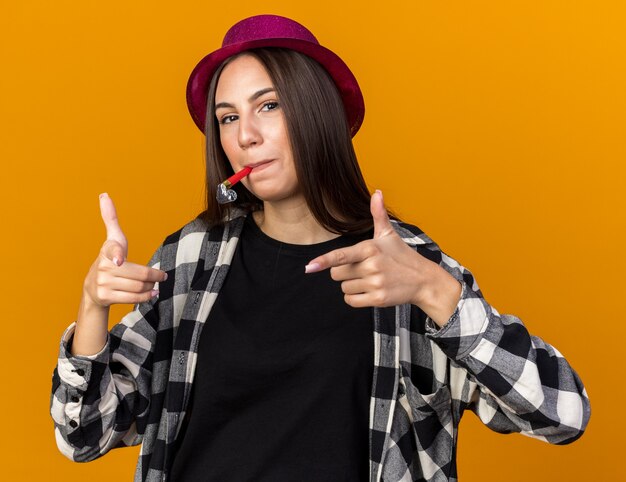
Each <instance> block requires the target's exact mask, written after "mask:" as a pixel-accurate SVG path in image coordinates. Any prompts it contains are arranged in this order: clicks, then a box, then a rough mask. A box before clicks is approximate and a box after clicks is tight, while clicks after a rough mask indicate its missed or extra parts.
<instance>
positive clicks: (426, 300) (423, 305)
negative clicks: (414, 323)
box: [413, 265, 462, 327]
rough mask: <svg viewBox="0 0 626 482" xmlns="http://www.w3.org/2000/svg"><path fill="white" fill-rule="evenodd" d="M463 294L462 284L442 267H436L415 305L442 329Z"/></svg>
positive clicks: (416, 297) (422, 286) (418, 293)
mask: <svg viewBox="0 0 626 482" xmlns="http://www.w3.org/2000/svg"><path fill="white" fill-rule="evenodd" d="M461 293H462V286H461V283H459V281H458V280H457V279H455V278H454V277H453V276H452V275H451V274H450V273H448V272H447V271H446V270H445V269H443V268H442V267H441V266H439V265H434V269H433V273H432V274H431V275H430V276H429V277H428V282H426V283H423V284H422V285H421V288H420V289H419V290H418V292H417V293H416V295H415V298H414V300H413V304H414V305H416V306H418V307H419V308H420V309H421V310H422V311H423V312H424V313H426V314H427V315H428V316H429V317H430V318H431V319H432V320H433V321H434V322H435V323H436V324H437V326H439V327H442V326H444V325H445V324H446V323H447V322H448V320H449V319H450V317H451V316H452V314H453V313H454V311H455V310H456V307H457V305H458V304H459V300H460V299H461Z"/></svg>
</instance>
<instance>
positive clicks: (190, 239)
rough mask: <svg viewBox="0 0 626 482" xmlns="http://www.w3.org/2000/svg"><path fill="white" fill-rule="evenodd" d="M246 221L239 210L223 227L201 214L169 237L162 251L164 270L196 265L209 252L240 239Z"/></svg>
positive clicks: (163, 244)
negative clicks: (177, 266)
mask: <svg viewBox="0 0 626 482" xmlns="http://www.w3.org/2000/svg"><path fill="white" fill-rule="evenodd" d="M245 217H246V213H245V212H244V211H241V210H237V211H234V212H232V214H231V216H230V217H229V218H228V219H227V220H225V221H224V223H222V224H214V225H211V224H209V222H208V221H207V220H206V219H205V218H204V216H203V215H202V214H199V215H198V216H197V217H196V218H194V219H192V220H191V221H189V222H187V223H186V224H185V225H184V226H182V227H181V228H179V229H178V230H176V231H175V232H173V233H171V234H169V235H168V236H166V238H165V239H164V241H163V243H162V244H161V246H160V248H159V258H160V263H161V266H163V265H167V266H168V267H170V268H172V267H174V266H176V265H179V264H180V263H181V262H192V261H197V260H198V259H199V258H201V257H202V253H203V252H205V251H207V250H208V249H211V250H217V249H219V245H220V244H221V243H223V242H228V241H229V240H230V239H232V238H233V237H236V236H238V235H239V233H240V231H241V227H242V226H243V221H244V219H245ZM161 269H163V267H162V268H161Z"/></svg>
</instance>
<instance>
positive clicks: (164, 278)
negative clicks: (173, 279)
mask: <svg viewBox="0 0 626 482" xmlns="http://www.w3.org/2000/svg"><path fill="white" fill-rule="evenodd" d="M164 274H165V276H163V281H165V280H166V279H167V273H164Z"/></svg>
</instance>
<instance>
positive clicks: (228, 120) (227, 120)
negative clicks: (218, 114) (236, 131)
mask: <svg viewBox="0 0 626 482" xmlns="http://www.w3.org/2000/svg"><path fill="white" fill-rule="evenodd" d="M236 120H237V116H236V115H225V116H224V117H222V118H221V119H220V124H230V123H231V122H234V121H236Z"/></svg>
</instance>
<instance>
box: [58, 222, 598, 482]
mask: <svg viewBox="0 0 626 482" xmlns="http://www.w3.org/2000/svg"><path fill="white" fill-rule="evenodd" d="M243 221H244V215H243V213H237V214H236V215H235V216H233V219H231V220H230V221H229V222H228V223H226V225H225V226H223V227H216V228H212V229H210V230H209V229H208V228H207V225H206V224H205V223H204V222H203V221H201V220H199V219H196V220H194V221H192V222H191V223H189V224H187V225H186V226H184V227H183V228H182V229H181V230H179V231H178V232H176V233H174V234H172V235H171V236H169V237H168V238H166V239H165V241H164V243H163V244H162V245H161V246H160V247H159V249H158V250H157V252H156V253H155V255H154V256H153V258H152V260H151V261H150V265H151V266H153V267H155V268H160V269H162V270H164V271H166V272H167V273H168V279H167V281H166V282H163V283H161V286H160V287H159V290H160V295H159V297H158V299H156V300H152V301H150V302H146V303H141V304H139V305H137V306H136V307H135V309H134V310H133V311H132V312H131V313H129V314H128V315H126V316H125V317H124V318H123V319H122V321H121V322H120V323H118V324H117V325H116V326H114V327H113V329H112V330H111V331H110V333H109V337H108V340H107V344H106V346H105V347H104V348H103V349H102V351H101V352H100V353H97V354H95V355H92V356H72V355H71V353H70V351H69V343H70V342H71V338H72V335H73V330H74V325H73V324H72V325H71V326H70V327H69V328H68V329H67V330H66V332H65V333H64V335H63V337H62V342H61V348H60V354H59V360H58V365H57V368H56V370H55V372H54V376H53V387H52V396H51V413H52V418H53V419H54V422H55V435H56V440H57V444H58V447H59V449H60V451H61V452H62V453H63V454H64V455H65V456H67V457H68V458H70V459H71V460H75V461H81V462H84V461H90V460H93V459H95V458H97V457H100V456H101V455H104V454H105V453H106V452H108V451H109V450H111V449H112V448H116V447H122V446H130V445H136V444H139V443H141V444H142V446H141V453H140V456H139V460H138V463H137V470H136V472H135V481H163V480H167V471H168V468H169V467H170V466H171V462H172V459H173V448H174V442H175V440H176V437H177V435H178V433H179V431H180V427H181V424H182V421H183V418H184V417H185V413H186V409H187V406H188V402H189V396H190V392H191V385H192V383H193V379H194V371H195V367H196V358H197V349H198V341H199V339H200V333H201V330H202V326H203V323H204V321H205V320H206V319H207V316H208V314H209V311H210V310H211V307H212V306H213V303H214V302H215V299H216V297H217V294H218V292H219V290H220V287H221V286H222V283H223V281H224V278H225V277H226V273H227V271H228V267H229V263H230V261H231V259H232V257H233V253H234V251H235V248H236V246H237V241H238V239H239V234H240V232H241V229H242V227H243ZM393 223H394V227H395V228H396V230H397V232H398V234H399V235H400V236H401V237H402V238H403V240H404V241H405V242H406V243H407V244H408V245H409V246H412V247H414V248H415V249H416V251H418V252H419V253H420V254H421V255H423V256H425V257H427V258H429V259H431V260H432V261H434V262H437V263H439V264H440V265H441V266H442V267H444V268H445V269H446V270H447V271H448V272H449V273H451V274H452V275H453V276H454V277H455V278H456V279H457V280H458V281H459V282H460V283H461V285H462V295H461V299H460V301H459V303H458V305H457V307H456V310H455V311H454V314H453V315H452V317H451V318H450V320H449V321H448V323H447V324H446V325H445V326H444V327H443V328H441V329H438V328H437V327H436V326H435V325H434V323H433V322H432V321H431V320H430V319H429V318H427V317H426V315H425V314H424V313H423V311H421V310H420V309H419V308H417V307H416V306H412V305H408V304H407V305H400V306H395V307H390V308H382V309H378V308H372V313H373V317H374V360H373V363H374V377H373V384H372V394H371V400H370V468H371V476H370V480H371V481H386V482H391V481H450V480H451V481H455V480H456V479H457V473H456V460H455V455H456V441H457V430H458V427H459V423H460V420H461V416H462V415H463V412H464V411H465V409H468V408H469V409H470V410H472V411H473V412H475V413H476V414H477V415H478V416H479V417H480V419H481V420H482V421H483V423H485V424H486V425H487V426H488V427H489V428H491V429H492V430H495V431H496V432H501V433H508V432H521V433H523V434H525V435H528V436H531V437H534V438H538V439H541V440H544V441H547V442H550V443H556V444H566V443H569V442H572V441H574V440H576V439H577V438H578V437H580V435H582V433H583V430H584V429H585V426H586V425H587V422H588V419H589V414H590V408H589V400H588V398H587V394H586V391H585V389H584V387H583V385H582V383H581V381H580V379H579V378H578V376H577V374H576V373H575V372H574V370H573V369H572V368H571V367H570V366H569V364H568V363H567V361H566V360H565V359H564V358H563V356H562V355H561V354H560V353H559V352H558V351H557V350H556V349H555V348H553V347H552V346H550V345H548V344H546V343H545V342H543V341H542V340H541V339H539V338H537V337H534V336H530V335H529V333H528V331H527V330H526V328H525V327H524V325H523V324H522V322H521V321H520V320H519V319H518V318H516V317H514V316H511V315H501V314H499V313H498V312H497V311H496V310H495V309H494V308H493V307H492V306H490V305H489V304H488V303H487V302H486V301H485V300H484V298H483V296H482V294H481V292H480V290H479V288H478V285H477V284H476V281H475V280H474V278H473V276H472V274H471V273H470V272H469V271H468V270H467V269H465V268H464V267H462V266H461V265H459V264H458V263H457V262H456V261H455V260H453V259H452V258H450V257H448V256H447V255H446V254H444V253H443V252H442V251H441V250H440V249H439V247H438V246H437V245H436V244H435V243H434V242H433V241H432V240H431V239H430V238H428V237H427V236H426V235H425V234H424V233H423V232H422V231H420V230H419V229H418V228H416V227H414V226H410V225H407V224H403V223H396V222H393Z"/></svg>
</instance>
